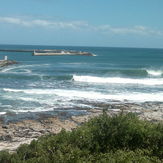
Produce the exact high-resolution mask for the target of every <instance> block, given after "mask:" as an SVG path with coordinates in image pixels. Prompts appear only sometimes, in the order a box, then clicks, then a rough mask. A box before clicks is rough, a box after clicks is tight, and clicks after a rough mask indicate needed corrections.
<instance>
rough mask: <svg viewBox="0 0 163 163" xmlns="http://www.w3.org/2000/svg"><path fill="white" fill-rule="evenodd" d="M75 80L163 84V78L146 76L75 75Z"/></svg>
mask: <svg viewBox="0 0 163 163" xmlns="http://www.w3.org/2000/svg"><path fill="white" fill-rule="evenodd" d="M73 80H74V81H77V82H88V83H110V84H142V85H162V84H163V79H162V78H161V79H160V78H159V79H155V78H144V79H132V78H121V77H95V76H78V75H73Z"/></svg>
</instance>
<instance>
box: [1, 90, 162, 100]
mask: <svg viewBox="0 0 163 163" xmlns="http://www.w3.org/2000/svg"><path fill="white" fill-rule="evenodd" d="M4 90H5V91H9V92H16V93H17V92H23V93H25V94H32V95H34V94H39V95H46V94H47V95H54V96H51V98H54V97H56V96H59V97H61V99H62V100H63V102H66V101H69V100H74V99H78V100H79V99H80V100H81V99H83V100H93V101H94V100H95V101H97V100H118V101H124V100H128V101H133V102H145V101H159V102H162V101H163V93H160V92H158V93H119V94H118V93H117V94H104V93H99V92H93V91H78V90H62V89H32V90H23V89H22V90H17V89H7V88H5V89H4ZM47 98H48V97H47ZM45 100H46V98H45ZM62 100H61V101H62Z"/></svg>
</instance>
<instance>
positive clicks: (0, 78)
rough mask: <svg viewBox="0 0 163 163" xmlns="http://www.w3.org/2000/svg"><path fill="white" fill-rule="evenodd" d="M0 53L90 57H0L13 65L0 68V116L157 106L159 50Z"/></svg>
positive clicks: (162, 95)
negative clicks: (112, 106)
mask: <svg viewBox="0 0 163 163" xmlns="http://www.w3.org/2000/svg"><path fill="white" fill-rule="evenodd" d="M0 49H66V50H77V51H87V52H91V53H93V54H95V55H96V56H93V57H91V56H32V53H30V52H0V59H3V57H4V56H5V55H7V56H8V58H9V59H11V60H16V61H18V62H19V64H16V65H12V66H8V67H4V68H0V116H2V115H3V116H9V115H17V116H20V115H21V116H23V117H27V116H31V115H34V113H35V115H36V113H37V114H38V113H50V114H55V113H56V112H61V111H66V112H69V113H71V114H73V115H76V114H81V113H85V112H86V110H87V109H91V108H96V107H97V105H96V106H95V105H94V104H97V103H106V104H107V103H126V102H127V103H144V102H163V49H143V48H109V47H73V46H72V47H67V46H23V45H0Z"/></svg>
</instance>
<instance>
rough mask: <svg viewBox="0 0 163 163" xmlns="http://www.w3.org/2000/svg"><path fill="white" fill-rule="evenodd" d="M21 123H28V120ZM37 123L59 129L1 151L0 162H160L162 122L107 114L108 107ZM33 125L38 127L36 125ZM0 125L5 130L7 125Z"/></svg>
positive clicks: (162, 155) (162, 158)
mask: <svg viewBox="0 0 163 163" xmlns="http://www.w3.org/2000/svg"><path fill="white" fill-rule="evenodd" d="M52 121H54V122H52ZM83 122H84V123H83ZM23 123H24V124H26V125H28V124H29V123H28V121H24V122H22V124H23ZM41 123H42V125H44V126H47V125H49V126H50V125H51V127H52V128H53V127H54V126H55V125H56V126H57V125H58V126H59V127H60V129H59V130H58V131H57V130H55V132H53V133H50V132H49V133H48V132H47V134H45V135H44V136H41V137H39V138H38V139H34V140H33V141H32V142H31V143H30V144H29V145H27V144H23V145H21V146H20V147H18V148H17V149H16V151H15V152H12V153H8V151H1V152H0V162H2V163H40V162H44V163H53V162H66V163H68V162H69V163H70V162H90V163H91V162H125V163H129V162H149V163H150V162H151V163H153V162H156V163H161V162H162V161H163V123H162V121H160V122H156V123H154V122H150V121H147V120H141V119H140V118H138V116H137V115H136V114H133V113H125V112H124V111H121V112H120V113H118V114H114V115H112V116H111V115H110V113H109V112H108V110H103V111H100V112H97V111H94V112H92V114H90V115H89V116H88V115H87V116H78V117H77V116H74V117H72V118H71V120H70V119H69V120H64V121H63V120H59V119H57V118H49V119H44V120H43V121H42V122H41ZM17 126H19V127H20V126H21V124H20V123H18V124H17ZM34 126H35V127H36V126H37V127H38V124H37V125H36V124H35V125H34ZM68 126H69V127H68ZM77 126H78V127H77ZM3 127H4V128H6V129H7V126H3ZM10 127H11V126H10ZM29 128H30V127H29ZM19 129H20V128H19ZM22 132H23V133H22V134H24V135H26V132H27V130H26V129H25V128H23V127H22Z"/></svg>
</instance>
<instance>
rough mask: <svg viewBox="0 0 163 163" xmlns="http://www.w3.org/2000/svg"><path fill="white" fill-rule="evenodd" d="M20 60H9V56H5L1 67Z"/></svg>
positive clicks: (0, 64)
mask: <svg viewBox="0 0 163 163" xmlns="http://www.w3.org/2000/svg"><path fill="white" fill-rule="evenodd" d="M17 63H18V62H16V61H13V60H8V58H7V56H5V57H4V59H3V60H0V67H5V66H8V65H13V64H17Z"/></svg>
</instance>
